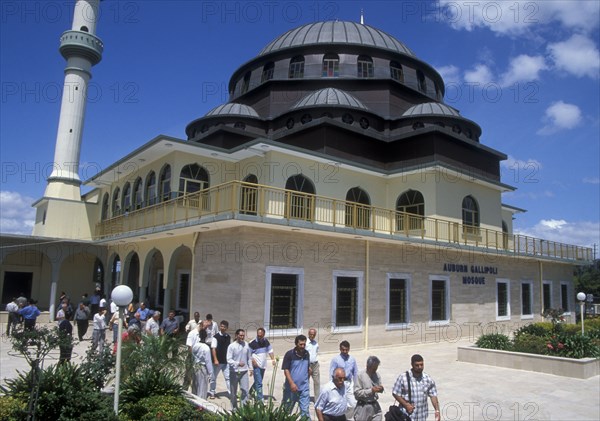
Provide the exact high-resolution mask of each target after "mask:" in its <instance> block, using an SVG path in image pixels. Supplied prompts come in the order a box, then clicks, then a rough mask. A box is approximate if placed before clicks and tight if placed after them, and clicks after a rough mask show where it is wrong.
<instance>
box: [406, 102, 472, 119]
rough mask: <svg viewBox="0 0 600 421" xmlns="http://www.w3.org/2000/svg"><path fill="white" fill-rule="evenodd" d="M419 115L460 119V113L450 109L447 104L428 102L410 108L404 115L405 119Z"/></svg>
mask: <svg viewBox="0 0 600 421" xmlns="http://www.w3.org/2000/svg"><path fill="white" fill-rule="evenodd" d="M417 115H445V116H449V117H460V114H459V113H458V111H456V110H455V109H454V108H450V107H449V106H447V105H446V104H441V103H439V102H426V103H425V104H417V105H414V106H412V107H410V108H409V109H408V110H406V111H405V112H404V114H402V116H403V117H412V116H417Z"/></svg>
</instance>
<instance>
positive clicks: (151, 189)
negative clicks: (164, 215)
mask: <svg viewBox="0 0 600 421" xmlns="http://www.w3.org/2000/svg"><path fill="white" fill-rule="evenodd" d="M144 197H145V198H146V206H152V205H154V204H156V173H155V172H154V171H150V174H148V176H147V177H146V191H145V194H144Z"/></svg>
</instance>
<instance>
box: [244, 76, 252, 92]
mask: <svg viewBox="0 0 600 421" xmlns="http://www.w3.org/2000/svg"><path fill="white" fill-rule="evenodd" d="M251 75H252V73H250V72H246V74H245V75H244V80H242V93H243V94H245V93H246V92H248V89H250V76H251Z"/></svg>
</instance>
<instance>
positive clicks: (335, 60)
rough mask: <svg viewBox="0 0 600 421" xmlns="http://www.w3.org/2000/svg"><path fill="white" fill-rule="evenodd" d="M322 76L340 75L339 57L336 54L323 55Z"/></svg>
mask: <svg viewBox="0 0 600 421" xmlns="http://www.w3.org/2000/svg"><path fill="white" fill-rule="evenodd" d="M322 75H323V77H338V76H339V75H340V58H339V57H338V55H337V54H332V53H329V54H325V55H324V56H323V73H322Z"/></svg>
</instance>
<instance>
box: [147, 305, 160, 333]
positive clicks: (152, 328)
mask: <svg viewBox="0 0 600 421" xmlns="http://www.w3.org/2000/svg"><path fill="white" fill-rule="evenodd" d="M160 314H161V313H160V311H155V312H154V313H153V314H152V317H150V319H149V320H148V322H147V323H146V327H145V332H146V334H148V335H152V336H158V334H159V333H160V325H159V324H158V321H159V320H160Z"/></svg>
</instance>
